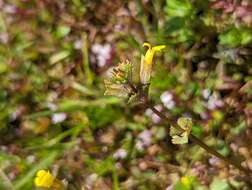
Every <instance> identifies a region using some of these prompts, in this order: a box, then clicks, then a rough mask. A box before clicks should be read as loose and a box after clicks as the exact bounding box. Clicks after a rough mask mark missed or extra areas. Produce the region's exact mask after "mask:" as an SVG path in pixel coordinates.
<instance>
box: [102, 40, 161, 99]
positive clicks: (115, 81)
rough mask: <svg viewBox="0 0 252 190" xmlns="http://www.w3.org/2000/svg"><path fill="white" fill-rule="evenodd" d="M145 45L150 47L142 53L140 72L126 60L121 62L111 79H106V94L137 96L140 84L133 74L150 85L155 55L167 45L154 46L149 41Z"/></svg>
mask: <svg viewBox="0 0 252 190" xmlns="http://www.w3.org/2000/svg"><path fill="white" fill-rule="evenodd" d="M143 46H144V47H148V50H147V52H146V54H145V56H143V55H142V58H141V65H140V73H135V70H137V69H136V67H134V66H133V64H132V63H131V62H130V61H128V60H126V61H125V62H121V63H119V64H118V66H117V67H115V68H114V69H113V71H112V77H111V78H110V79H109V80H105V81H104V83H105V87H106V91H105V95H112V96H117V97H122V98H128V99H130V98H132V97H135V96H137V94H138V92H137V88H136V86H138V84H136V83H135V82H133V75H138V76H137V77H136V76H134V77H135V78H139V79H140V82H141V85H142V86H146V85H147V86H148V85H149V83H150V78H151V71H152V65H153V57H154V55H155V53H156V52H157V51H161V50H162V49H164V48H165V45H160V46H154V47H152V46H151V45H150V44H149V43H144V44H143Z"/></svg>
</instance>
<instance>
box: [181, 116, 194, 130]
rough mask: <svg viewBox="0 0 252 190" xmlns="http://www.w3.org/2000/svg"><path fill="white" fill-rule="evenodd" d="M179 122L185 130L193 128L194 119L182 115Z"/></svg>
mask: <svg viewBox="0 0 252 190" xmlns="http://www.w3.org/2000/svg"><path fill="white" fill-rule="evenodd" d="M177 123H178V125H179V126H180V127H181V128H182V129H184V130H191V129H192V119H191V118H189V117H180V118H179V119H178V121H177Z"/></svg>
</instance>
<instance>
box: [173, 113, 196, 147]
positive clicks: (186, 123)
mask: <svg viewBox="0 0 252 190" xmlns="http://www.w3.org/2000/svg"><path fill="white" fill-rule="evenodd" d="M177 124H178V125H179V127H180V128H181V129H183V130H184V131H182V130H178V129H176V128H175V127H173V126H171V129H170V136H171V137H172V143H173V144H186V143H188V137H189V135H190V132H191V129H192V124H193V123H192V119H191V118H187V117H181V118H179V119H178V121H177Z"/></svg>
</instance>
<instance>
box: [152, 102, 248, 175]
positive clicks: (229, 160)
mask: <svg viewBox="0 0 252 190" xmlns="http://www.w3.org/2000/svg"><path fill="white" fill-rule="evenodd" d="M148 107H149V108H150V109H151V110H152V111H153V112H154V113H155V114H157V115H158V116H159V117H160V118H161V119H163V120H165V121H168V122H169V123H170V124H172V125H173V126H174V127H176V128H179V130H183V129H182V128H180V127H179V126H177V125H176V123H174V122H173V121H171V120H170V119H169V118H168V117H166V116H165V115H164V114H163V113H162V112H160V111H158V110H157V109H156V108H155V107H153V106H152V105H148ZM189 138H190V140H191V141H192V142H194V143H196V144H197V145H199V146H200V147H201V148H203V149H205V150H206V151H207V152H208V153H210V154H212V155H214V156H216V157H218V158H219V159H221V160H223V161H224V162H225V163H226V164H228V165H232V166H234V167H235V168H237V169H239V170H240V171H242V172H244V173H245V174H246V175H247V177H249V176H250V177H251V176H252V172H251V171H250V170H248V169H246V168H244V167H242V166H241V164H240V163H238V162H236V161H235V160H231V159H228V158H226V157H225V156H223V155H221V154H220V153H219V152H217V151H216V150H214V149H213V148H211V147H210V146H208V145H207V144H205V143H204V142H203V141H201V140H200V139H199V138H197V137H196V136H194V135H193V134H190V136H189Z"/></svg>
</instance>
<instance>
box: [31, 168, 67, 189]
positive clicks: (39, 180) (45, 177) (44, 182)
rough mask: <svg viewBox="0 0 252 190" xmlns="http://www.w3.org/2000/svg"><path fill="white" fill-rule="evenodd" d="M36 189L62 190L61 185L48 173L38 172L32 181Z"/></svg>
mask: <svg viewBox="0 0 252 190" xmlns="http://www.w3.org/2000/svg"><path fill="white" fill-rule="evenodd" d="M34 184H35V186H36V187H43V188H50V189H57V190H59V189H62V187H63V183H62V182H61V181H60V180H58V179H57V178H55V177H54V176H53V175H52V174H51V173H50V172H49V171H46V170H39V171H38V172H37V174H36V177H35V179H34Z"/></svg>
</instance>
